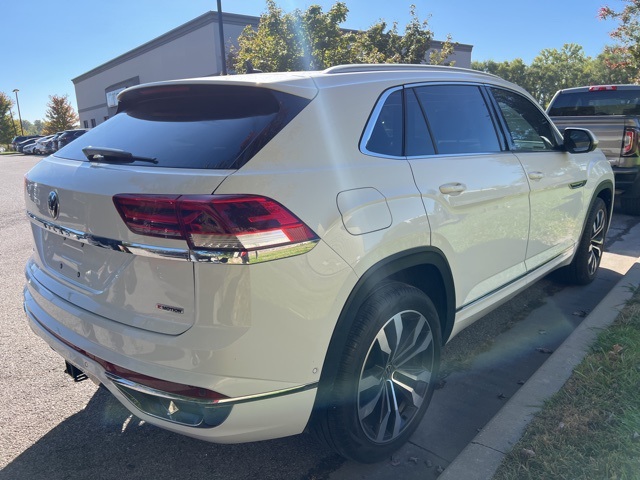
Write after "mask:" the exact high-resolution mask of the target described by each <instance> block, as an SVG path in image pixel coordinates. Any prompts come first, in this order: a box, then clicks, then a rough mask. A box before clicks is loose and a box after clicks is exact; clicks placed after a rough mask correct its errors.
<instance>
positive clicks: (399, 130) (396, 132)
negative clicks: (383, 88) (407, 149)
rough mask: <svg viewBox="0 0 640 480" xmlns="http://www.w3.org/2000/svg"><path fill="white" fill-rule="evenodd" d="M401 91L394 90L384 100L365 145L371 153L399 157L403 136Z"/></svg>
mask: <svg viewBox="0 0 640 480" xmlns="http://www.w3.org/2000/svg"><path fill="white" fill-rule="evenodd" d="M403 110H404V109H403V106H402V90H396V91H395V92H393V93H391V94H390V95H389V96H388V97H387V99H386V100H385V102H384V104H383V105H382V108H381V109H380V112H379V113H378V116H377V118H376V119H375V123H374V124H373V129H372V131H371V134H370V136H369V139H368V140H367V143H366V145H365V149H366V150H368V151H369V152H372V153H379V154H381V155H389V156H392V157H400V156H402V155H403V153H402V150H403V148H402V142H403V135H404V118H403Z"/></svg>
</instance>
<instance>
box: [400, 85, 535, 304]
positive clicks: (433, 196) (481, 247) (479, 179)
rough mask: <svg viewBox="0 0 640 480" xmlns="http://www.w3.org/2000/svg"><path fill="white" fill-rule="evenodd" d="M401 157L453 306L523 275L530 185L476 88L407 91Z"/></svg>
mask: <svg viewBox="0 0 640 480" xmlns="http://www.w3.org/2000/svg"><path fill="white" fill-rule="evenodd" d="M405 96H406V109H407V119H406V125H407V136H406V140H405V143H406V148H407V152H406V153H407V156H408V158H409V162H410V164H411V168H412V169H413V173H414V177H415V180H416V184H417V186H418V189H419V190H420V192H421V194H422V198H423V201H424V205H425V208H426V210H427V214H428V217H429V223H430V226H431V240H432V244H433V245H434V246H436V247H437V248H439V249H441V250H442V251H443V252H444V253H445V255H446V256H447V259H448V260H449V261H450V266H451V268H452V270H453V277H454V278H455V279H456V281H457V285H456V298H457V301H458V307H459V308H461V307H463V306H465V305H468V304H469V303H471V302H473V301H475V300H478V299H480V298H481V297H483V296H484V295H487V294H490V293H491V292H493V291H495V290H497V289H499V288H500V287H502V286H504V285H505V284H508V283H509V282H511V281H513V280H515V279H516V278H518V277H520V276H522V275H524V273H525V265H524V259H525V253H526V248H527V235H528V231H529V185H528V183H527V179H526V177H525V174H524V170H523V168H522V165H521V164H520V162H519V161H518V158H517V157H516V156H515V155H513V154H512V153H510V152H507V151H504V144H503V139H501V137H500V135H499V130H498V128H497V125H496V123H495V121H494V117H493V116H492V114H491V111H490V108H489V107H488V106H487V102H486V97H485V96H484V94H483V92H482V88H481V87H479V86H477V85H463V84H453V85H424V86H416V87H414V88H407V89H406V90H405Z"/></svg>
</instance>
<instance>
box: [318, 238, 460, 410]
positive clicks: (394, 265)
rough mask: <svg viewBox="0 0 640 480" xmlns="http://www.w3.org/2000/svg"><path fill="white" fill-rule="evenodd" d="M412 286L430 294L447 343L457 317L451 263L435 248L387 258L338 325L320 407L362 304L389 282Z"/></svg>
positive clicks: (361, 285)
mask: <svg viewBox="0 0 640 480" xmlns="http://www.w3.org/2000/svg"><path fill="white" fill-rule="evenodd" d="M394 281H398V282H402V283H406V284H409V285H412V286H414V287H416V288H418V289H419V290H421V291H423V292H424V293H425V294H426V295H428V296H429V298H430V299H431V301H432V302H433V304H434V305H435V307H436V310H437V311H438V316H439V317H440V326H441V333H442V343H443V344H444V343H446V341H447V339H448V338H449V336H450V335H451V331H452V329H453V322H454V319H455V288H454V283H453V276H452V274H451V269H450V267H449V263H448V262H447V260H446V258H445V256H444V254H443V253H442V252H441V251H440V250H438V249H436V248H432V247H425V248H417V249H412V250H408V251H405V252H401V253H398V254H395V255H393V256H391V257H389V258H386V259H384V260H382V261H380V262H378V263H377V264H375V265H374V266H372V267H371V268H369V270H367V272H366V273H365V274H364V275H362V277H361V278H360V280H359V281H358V282H357V283H356V285H355V287H354V288H353V289H352V291H351V294H350V295H349V298H348V299H347V302H346V303H345V305H344V307H343V309H342V312H341V313H340V316H339V318H338V322H337V323H336V326H335V328H334V331H333V334H332V336H331V340H330V342H329V347H328V349H327V353H326V355H325V360H324V364H323V367H322V373H321V376H320V388H319V394H318V396H317V397H316V405H315V407H314V410H315V408H317V407H318V406H320V405H326V401H327V400H328V399H327V398H326V397H325V395H323V394H328V393H329V392H330V391H331V390H332V384H333V381H334V379H335V376H336V373H337V371H338V366H339V362H340V357H341V353H342V352H343V350H344V348H345V345H346V342H347V337H348V334H349V331H350V329H351V326H352V322H353V319H354V318H355V315H356V314H357V311H358V309H359V308H360V306H361V305H362V304H363V303H364V302H365V301H366V299H367V298H369V297H370V296H371V295H373V294H375V292H376V290H378V289H379V288H380V287H382V286H384V285H385V284H387V283H388V282H394Z"/></svg>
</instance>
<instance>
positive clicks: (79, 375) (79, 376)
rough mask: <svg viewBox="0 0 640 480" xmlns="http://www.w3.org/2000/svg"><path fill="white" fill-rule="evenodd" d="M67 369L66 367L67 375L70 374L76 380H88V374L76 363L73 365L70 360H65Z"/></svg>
mask: <svg viewBox="0 0 640 480" xmlns="http://www.w3.org/2000/svg"><path fill="white" fill-rule="evenodd" d="M64 363H65V367H66V368H65V369H64V373H66V374H67V375H70V376H71V378H73V381H74V382H81V381H83V380H86V379H87V378H89V377H87V375H86V374H85V373H84V372H83V371H82V370H80V369H79V368H77V367H75V366H74V365H71V364H70V363H69V362H67V361H65V362H64Z"/></svg>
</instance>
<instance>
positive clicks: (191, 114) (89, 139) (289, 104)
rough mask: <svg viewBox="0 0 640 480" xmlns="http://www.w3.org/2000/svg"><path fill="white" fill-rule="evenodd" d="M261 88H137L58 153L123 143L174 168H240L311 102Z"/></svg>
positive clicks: (76, 155) (78, 156) (77, 153)
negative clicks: (112, 113) (107, 116)
mask: <svg viewBox="0 0 640 480" xmlns="http://www.w3.org/2000/svg"><path fill="white" fill-rule="evenodd" d="M308 102H309V101H308V100H306V99H303V98H300V97H296V96H293V95H288V94H284V93H280V92H275V91H271V90H267V89H262V88H253V87H239V86H225V85H184V86H182V85H181V86H175V87H150V88H147V89H140V90H133V91H131V92H130V93H129V95H127V94H126V93H125V95H124V97H123V98H121V102H120V105H119V107H118V114H117V115H115V116H114V117H112V118H110V119H109V120H108V121H106V122H104V123H102V124H100V125H99V126H97V127H96V128H93V129H91V130H90V131H88V132H87V133H85V134H84V135H82V136H81V137H79V138H78V141H76V142H72V143H70V144H69V145H67V146H66V147H64V148H63V149H61V150H59V151H58V152H57V153H56V155H57V156H60V157H64V158H70V159H74V160H83V161H85V160H87V159H86V157H85V155H84V154H83V153H82V148H84V147H87V146H92V147H106V148H113V149H120V150H124V151H127V152H130V153H132V154H133V155H134V156H135V157H146V158H155V159H156V160H157V163H155V164H154V163H149V162H144V161H137V162H136V161H134V162H132V163H133V164H138V165H140V166H147V167H151V166H159V167H172V168H212V169H228V168H239V167H241V166H242V165H244V164H245V163H246V162H247V161H248V160H249V159H250V158H251V157H252V156H253V155H255V154H256V153H257V152H258V151H259V150H260V149H261V148H262V147H263V146H264V145H266V144H267V142H269V141H270V140H271V139H272V138H273V137H274V136H275V135H276V134H277V133H278V132H279V131H280V130H281V129H282V128H284V126H285V125H286V124H287V123H288V122H289V121H291V119H292V118H293V117H295V115H297V114H298V113H299V112H300V111H301V110H302V109H303V108H304V106H306V105H307V104H308Z"/></svg>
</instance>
